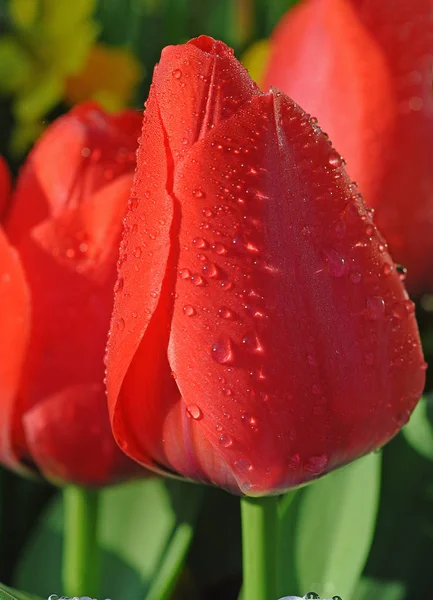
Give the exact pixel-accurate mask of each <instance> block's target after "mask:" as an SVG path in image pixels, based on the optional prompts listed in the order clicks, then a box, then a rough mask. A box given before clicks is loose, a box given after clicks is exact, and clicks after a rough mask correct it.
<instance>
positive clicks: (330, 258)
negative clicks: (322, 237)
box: [322, 248, 347, 278]
mask: <svg viewBox="0 0 433 600" xmlns="http://www.w3.org/2000/svg"><path fill="white" fill-rule="evenodd" d="M322 257H323V260H324V262H325V264H326V266H327V268H328V271H329V272H330V274H331V275H332V276H333V277H337V278H338V277H343V275H345V274H346V272H347V265H346V261H345V260H344V258H343V257H342V256H341V255H340V254H339V253H338V252H337V251H336V250H334V249H332V248H330V249H327V250H323V251H322Z"/></svg>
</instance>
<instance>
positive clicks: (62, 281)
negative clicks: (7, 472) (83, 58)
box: [0, 105, 141, 486]
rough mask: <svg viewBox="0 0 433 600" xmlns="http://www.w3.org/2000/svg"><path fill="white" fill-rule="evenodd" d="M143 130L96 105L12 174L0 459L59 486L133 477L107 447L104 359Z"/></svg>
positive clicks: (2, 290) (1, 260)
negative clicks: (125, 216) (125, 217)
mask: <svg viewBox="0 0 433 600" xmlns="http://www.w3.org/2000/svg"><path fill="white" fill-rule="evenodd" d="M140 122H141V116H140V115H139V114H138V113H135V112H133V111H128V112H125V113H123V114H120V115H117V116H109V115H107V114H105V113H104V112H102V111H101V110H100V109H99V108H98V107H97V106H96V105H82V106H78V107H76V108H74V109H73V110H72V111H71V112H70V113H69V114H67V115H66V116H64V117H62V118H60V119H58V120H57V121H56V122H55V123H54V124H53V125H51V126H50V127H49V128H48V130H47V131H46V133H45V134H44V135H43V136H42V138H41V139H40V140H39V142H38V143H37V144H36V146H35V148H34V150H33V151H32V152H31V154H30V156H29V158H28V160H27V162H26V163H25V165H24V167H23V169H22V171H21V173H20V175H19V178H18V182H17V185H16V188H15V190H14V192H13V194H12V198H11V201H10V205H9V211H8V212H7V215H6V219H5V221H4V230H5V233H2V234H1V237H0V295H1V307H2V310H1V313H0V318H1V330H2V337H1V340H0V365H1V367H0V389H1V395H0V400H1V404H0V407H1V411H0V428H1V429H0V431H1V438H0V460H1V461H2V462H3V463H5V464H7V465H8V466H10V467H12V468H15V469H17V470H21V471H32V472H35V471H36V472H40V473H41V474H42V475H43V476H45V477H47V478H49V479H51V480H54V481H58V482H63V483H65V482H69V483H71V482H72V483H76V484H81V485H90V486H99V485H104V484H108V483H112V482H115V481H118V480H121V479H124V478H127V477H130V476H132V474H134V473H136V472H137V470H138V469H137V465H136V464H135V463H133V462H132V461H129V460H128V459H127V458H126V457H125V456H124V455H123V453H122V452H120V450H119V449H118V447H117V445H116V444H115V443H114V440H113V438H112V434H111V429H110V423H109V419H108V411H107V407H106V399H105V393H104V383H103V379H104V365H103V357H104V348H105V343H106V337H107V332H108V328H109V320H110V314H111V309H112V303H113V286H114V283H115V279H116V261H117V256H118V246H119V239H120V238H119V236H120V232H121V226H122V218H123V214H124V211H125V209H126V205H127V200H128V196H129V190H130V187H131V182H132V176H133V170H134V167H135V148H136V143H137V137H138V133H139V126H140ZM1 188H2V186H1V185H0V189H1Z"/></svg>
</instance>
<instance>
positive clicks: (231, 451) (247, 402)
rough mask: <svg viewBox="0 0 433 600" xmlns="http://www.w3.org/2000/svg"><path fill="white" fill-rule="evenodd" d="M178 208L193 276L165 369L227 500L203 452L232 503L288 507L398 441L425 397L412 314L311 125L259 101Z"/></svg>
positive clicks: (379, 244) (279, 99)
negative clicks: (242, 500)
mask: <svg viewBox="0 0 433 600" xmlns="http://www.w3.org/2000/svg"><path fill="white" fill-rule="evenodd" d="M228 139H229V140H230V141H229V142H228V141H227V140H228ZM197 189H200V190H201V191H202V194H201V195H200V197H199V198H197V194H195V195H194V193H193V191H194V190H197ZM174 194H175V197H176V198H177V201H178V202H179V205H180V211H181V214H182V221H181V226H180V231H179V246H180V252H179V259H178V269H179V272H180V273H182V272H183V273H185V272H187V273H188V274H189V276H188V277H179V278H178V279H177V283H176V289H175V296H176V301H175V303H174V312H173V317H172V326H171V331H170V344H169V350H168V356H169V362H170V365H171V368H172V369H173V371H174V372H175V373H176V381H177V385H178V387H179V390H180V393H181V394H182V398H183V401H184V403H185V410H186V412H187V415H188V416H189V417H190V419H189V428H190V444H191V445H192V447H193V448H194V449H195V452H194V454H195V456H196V461H197V462H198V467H199V469H201V470H202V471H203V472H207V475H208V479H209V480H210V481H212V482H214V483H218V484H219V485H222V486H227V475H226V473H220V472H219V471H218V470H215V471H213V472H212V471H210V472H209V470H208V464H209V463H210V462H211V459H210V458H209V457H208V456H206V455H205V456H203V455H202V454H200V447H201V446H203V443H202V441H201V440H203V439H205V440H207V444H208V446H209V447H210V448H211V449H212V460H213V462H214V463H215V464H223V465H225V467H226V469H227V468H229V469H231V471H232V476H233V478H234V479H235V480H236V488H235V487H234V486H233V484H231V485H230V486H229V487H230V488H231V489H232V491H233V490H234V489H237V490H238V491H239V490H240V491H241V492H244V493H249V494H262V493H266V492H268V491H269V490H273V491H274V492H276V491H278V490H280V491H281V490H284V489H287V488H289V487H293V486H296V485H299V484H300V483H302V482H305V481H307V480H308V479H313V478H315V477H317V476H319V475H321V474H323V473H325V472H327V471H329V470H331V469H333V468H335V467H336V466H340V465H342V464H345V463H347V462H349V461H351V460H353V459H354V458H355V457H357V456H360V455H362V454H365V453H368V452H370V451H371V450H373V449H374V448H377V447H378V446H381V445H382V444H384V443H385V442H386V441H387V440H389V439H390V438H391V437H392V436H393V435H394V434H395V433H396V432H397V430H398V429H399V428H400V427H401V425H402V422H404V421H405V420H407V418H408V416H409V414H410V412H411V410H412V409H413V407H414V406H415V404H416V401H417V400H418V398H419V396H420V394H421V391H422V388H423V384H424V376H425V374H424V363H423V357H422V353H421V349H420V346H419V345H418V344H417V343H416V342H417V340H418V333H417V326H416V321H415V318H414V315H413V312H414V311H413V304H412V303H411V302H410V301H408V299H407V295H406V293H405V291H404V288H403V285H402V283H401V281H400V279H399V276H398V274H397V273H396V272H395V270H394V265H393V263H392V260H391V258H390V256H389V255H388V254H387V252H386V251H385V248H384V246H383V241H382V238H381V236H380V235H379V233H378V232H377V231H376V228H375V227H374V224H373V223H372V222H371V219H370V216H369V214H368V212H367V211H366V209H365V207H364V205H363V204H362V202H361V201H360V200H359V198H358V197H357V194H356V187H355V186H354V185H353V184H351V183H350V181H349V180H348V179H347V176H346V175H345V172H344V170H343V168H342V161H341V158H340V157H339V155H338V154H337V153H336V152H335V151H334V150H333V149H332V147H331V146H330V145H329V143H328V141H327V140H326V137H325V136H324V135H323V134H322V133H321V131H320V130H319V129H318V128H317V126H316V125H315V124H314V121H310V120H309V119H308V117H307V116H306V115H305V113H304V112H303V111H302V110H301V109H300V108H299V107H297V106H296V105H295V104H294V103H293V102H291V101H290V100H289V99H288V98H287V97H284V96H283V95H282V94H280V93H272V94H270V95H267V96H261V97H258V98H254V99H253V100H252V101H251V103H249V104H248V105H246V106H245V107H244V108H243V109H241V110H239V111H238V112H237V113H236V114H235V115H234V117H233V118H232V119H230V120H227V121H225V122H222V123H220V124H219V126H218V127H215V128H214V129H213V130H212V132H210V133H209V134H208V135H207V136H206V138H205V139H203V140H201V141H200V142H198V143H197V144H196V145H195V146H194V147H193V148H192V150H191V152H190V153H189V154H188V157H187V158H185V160H184V161H183V163H182V165H181V167H180V168H179V171H178V173H176V176H175V180H174ZM204 215H205V218H204ZM348 374H350V376H348ZM355 374H356V375H355ZM178 428H180V423H178ZM146 434H147V433H146ZM144 437H145V436H144ZM197 440H198V443H197ZM167 447H168V446H167V444H166V449H167ZM168 458H169V461H170V462H171V464H176V463H177V462H178V461H177V459H176V456H175V455H174V454H170V455H169V456H168ZM176 468H177V469H178V470H179V471H180V472H184V473H185V474H186V475H189V472H188V467H186V468H185V467H184V468H183V469H182V467H179V466H178V465H176Z"/></svg>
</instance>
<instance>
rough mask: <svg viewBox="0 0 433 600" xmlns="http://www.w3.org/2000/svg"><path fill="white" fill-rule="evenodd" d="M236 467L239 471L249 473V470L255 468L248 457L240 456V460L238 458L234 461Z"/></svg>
mask: <svg viewBox="0 0 433 600" xmlns="http://www.w3.org/2000/svg"><path fill="white" fill-rule="evenodd" d="M234 467H235V469H236V471H238V473H248V471H251V470H252V468H253V466H252V464H251V463H250V461H249V460H247V459H246V458H240V459H239V460H237V461H236V462H235V463H234Z"/></svg>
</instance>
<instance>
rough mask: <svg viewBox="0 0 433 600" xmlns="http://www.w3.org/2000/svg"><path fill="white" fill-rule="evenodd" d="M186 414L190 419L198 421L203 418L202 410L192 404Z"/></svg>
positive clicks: (187, 408)
mask: <svg viewBox="0 0 433 600" xmlns="http://www.w3.org/2000/svg"><path fill="white" fill-rule="evenodd" d="M186 413H187V415H188V417H190V418H191V419H194V420H196V421H197V419H200V418H202V417H203V413H202V412H201V410H200V408H199V407H198V406H197V404H190V405H189V406H187V407H186Z"/></svg>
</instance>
